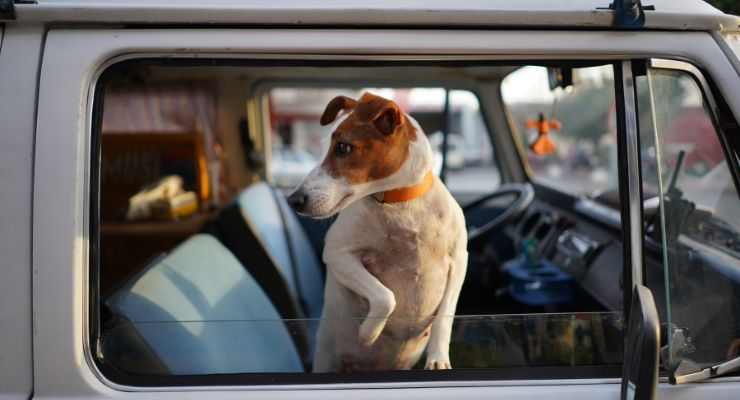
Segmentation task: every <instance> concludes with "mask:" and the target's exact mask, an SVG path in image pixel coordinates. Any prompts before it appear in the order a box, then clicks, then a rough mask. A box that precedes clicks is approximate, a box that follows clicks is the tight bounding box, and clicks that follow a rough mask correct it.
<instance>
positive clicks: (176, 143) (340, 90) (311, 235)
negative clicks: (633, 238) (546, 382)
mask: <svg viewBox="0 0 740 400" xmlns="http://www.w3.org/2000/svg"><path fill="white" fill-rule="evenodd" d="M444 68H447V69H442V67H439V66H435V67H430V66H428V65H419V66H418V67H414V68H408V67H398V66H387V67H382V68H381V67H377V66H374V67H372V68H369V67H361V66H353V67H308V66H303V65H296V66H290V65H289V63H285V62H283V63H280V64H279V65H275V66H272V65H271V66H270V67H269V68H266V67H265V66H264V65H255V66H252V65H243V64H239V65H238V66H226V65H223V66H213V65H212V64H210V63H203V64H202V65H200V64H197V65H192V66H183V65H177V66H176V65H167V64H166V63H164V64H162V63H161V62H159V61H158V62H157V64H156V65H152V64H148V63H146V62H145V61H142V62H141V63H133V62H132V63H129V64H126V65H124V66H117V67H116V69H115V70H113V71H112V72H111V73H109V74H106V75H105V76H107V78H106V79H107V80H105V81H103V82H99V86H98V88H101V89H100V93H99V96H98V97H97V98H96V99H95V110H96V112H99V113H101V114H102V115H101V118H95V119H94V120H99V121H100V124H99V126H96V127H94V128H93V132H92V133H93V135H94V137H95V141H94V143H97V144H98V147H97V148H95V149H93V151H94V152H96V151H99V157H96V154H95V153H94V154H93V157H91V159H92V160H93V164H92V171H93V174H98V176H99V177H100V184H99V186H98V187H93V188H92V198H91V202H92V204H97V205H98V208H99V211H100V212H99V213H95V211H94V210H93V211H92V212H93V213H94V214H92V215H91V225H92V226H91V232H92V234H91V235H92V236H91V238H90V240H91V242H92V245H91V248H92V249H94V250H93V251H92V252H91V258H90V259H91V268H93V270H92V271H91V274H90V276H93V277H97V279H95V280H93V281H92V282H91V287H92V291H91V292H92V293H93V294H94V295H93V296H91V304H92V307H93V314H94V315H93V321H92V323H91V326H92V329H93V332H92V334H91V338H92V340H93V341H95V343H92V344H91V346H90V348H92V349H96V352H95V355H94V356H95V359H96V360H97V363H98V366H99V368H101V370H102V371H103V373H104V374H106V376H107V377H109V378H111V379H113V380H114V381H116V382H121V383H126V384H131V385H154V386H160V385H163V384H166V385H173V384H175V385H184V386H192V385H198V384H208V385H210V384H213V385H223V384H251V383H255V384H275V383H282V382H291V383H316V382H320V383H327V382H328V383H331V382H336V381H337V380H343V381H351V382H356V381H358V380H360V381H363V380H379V381H382V380H385V379H386V378H388V379H392V380H394V381H398V380H399V379H407V378H408V379H409V380H426V379H434V380H437V379H439V376H444V377H445V379H478V378H480V377H484V378H485V379H499V378H500V377H501V376H503V377H504V379H529V378H531V377H532V376H533V375H532V374H533V372H532V368H531V367H538V368H539V370H540V371H545V372H542V373H541V374H540V375H536V376H537V377H542V378H558V377H581V376H584V373H585V374H586V375H585V376H591V377H593V376H594V374H596V375H597V376H606V375H607V374H613V373H614V372H616V374H617V375H618V373H619V368H618V367H617V368H612V367H613V366H615V365H617V366H618V365H619V364H620V363H621V361H622V355H623V351H622V350H623V340H622V339H623V330H624V329H623V321H622V314H621V304H619V300H618V299H620V298H621V288H620V287H618V285H614V281H615V280H617V279H619V278H618V277H619V273H620V271H621V269H620V267H621V258H620V256H619V254H620V251H619V244H618V242H617V241H618V240H619V234H618V232H610V231H607V230H604V229H599V228H597V227H595V226H594V225H593V224H584V223H583V221H581V220H579V219H578V217H577V216H574V215H571V214H570V213H566V212H561V211H557V210H558V209H563V208H565V205H563V204H559V203H556V201H558V200H547V199H542V200H540V204H539V208H537V209H528V210H526V213H525V214H524V215H521V216H520V217H519V218H515V219H513V220H512V221H511V222H510V223H508V224H504V226H502V227H501V229H500V230H499V231H497V232H495V235H494V236H492V237H491V240H490V242H489V243H484V245H482V248H480V249H471V250H469V257H468V264H467V266H466V268H467V269H466V271H467V272H466V274H467V275H466V276H467V278H466V280H465V282H464V283H463V289H462V291H461V293H460V300H459V301H458V303H457V309H456V311H455V312H454V313H453V314H451V315H411V316H408V315H406V316H398V315H393V314H392V315H391V316H390V317H389V318H388V319H387V321H385V323H386V327H387V329H393V333H388V334H387V336H385V337H386V338H387V337H391V338H392V335H395V333H396V332H401V333H402V334H409V335H411V334H412V333H413V334H414V335H417V336H416V338H417V339H418V338H420V341H421V343H422V346H421V348H422V349H423V347H424V344H423V343H425V341H426V340H428V339H426V338H428V337H429V336H427V335H425V332H426V333H427V334H431V333H429V332H431V331H430V330H428V329H427V328H429V327H431V324H432V323H434V321H440V322H448V321H451V322H452V330H451V332H450V342H449V356H450V360H451V362H452V367H453V369H452V370H451V371H446V372H444V371H438V373H437V374H426V373H424V372H422V371H416V372H414V373H409V374H407V375H403V376H402V377H401V378H399V377H398V376H394V375H382V374H381V373H386V372H388V370H389V369H390V370H393V372H394V373H397V374H406V372H398V371H396V370H399V369H416V370H421V369H423V368H424V366H425V365H424V363H425V357H426V356H425V355H422V351H418V348H417V351H416V352H415V353H413V354H412V356H413V357H417V356H418V358H414V360H416V359H418V361H414V363H413V364H412V365H400V364H398V365H396V364H391V365H392V366H391V367H386V368H385V370H384V371H376V370H380V369H383V368H379V367H377V366H376V364H363V365H355V364H352V363H350V362H343V364H341V365H340V366H339V367H337V368H335V369H334V370H333V372H349V371H354V372H357V373H360V372H364V371H373V372H374V373H376V375H365V376H361V377H360V378H355V377H353V376H351V375H349V374H318V373H317V374H310V373H309V372H312V371H313V367H314V365H315V363H314V360H315V359H317V358H316V357H317V350H316V349H317V340H318V338H319V336H320V335H319V333H318V332H319V327H320V326H321V325H322V324H329V326H331V327H332V328H331V329H330V332H331V334H332V335H333V336H328V337H330V338H331V340H333V341H339V340H352V341H356V340H358V336H357V335H358V332H359V329H360V326H361V323H362V322H363V321H364V320H365V318H364V317H365V314H366V313H361V314H362V315H355V314H352V315H345V314H341V315H328V316H326V315H323V310H324V308H323V306H324V304H326V302H327V299H325V295H326V293H327V292H328V291H327V290H326V287H325V284H326V282H327V273H326V266H325V265H324V261H323V257H322V254H323V250H324V246H325V244H324V238H325V236H326V234H327V230H328V229H329V228H330V227H331V226H332V224H333V223H334V219H331V218H328V219H324V220H313V219H310V218H305V217H301V216H299V215H298V214H297V213H296V212H294V210H293V209H292V208H291V206H290V205H289V203H288V200H287V198H286V197H287V196H286V195H287V194H288V193H290V192H291V191H292V190H293V189H294V188H295V186H296V185H298V184H299V183H300V182H301V181H302V180H303V179H304V177H305V176H306V175H307V174H308V172H309V171H310V170H311V169H312V168H313V167H314V166H315V165H316V164H317V163H319V162H320V161H321V160H322V158H323V156H324V153H325V152H326V151H327V149H326V147H327V140H328V138H329V137H330V135H331V134H332V132H331V131H330V127H327V126H321V124H320V123H319V119H320V117H321V115H322V113H323V112H324V109H325V108H326V106H327V104H328V103H329V102H330V101H331V100H332V99H333V98H335V97H336V96H338V95H344V96H347V97H350V98H353V99H357V98H359V97H360V96H361V95H362V93H364V92H371V93H374V94H376V95H378V96H382V97H384V98H386V99H390V100H393V101H394V102H396V104H398V105H399V107H400V108H401V109H402V110H403V111H405V112H406V113H407V114H408V115H410V116H411V117H413V118H414V119H415V120H416V121H418V123H419V124H420V126H421V127H422V129H423V130H424V131H425V132H426V134H427V136H428V138H429V140H430V144H431V147H432V152H433V153H434V156H435V164H434V171H433V172H434V173H435V174H438V175H440V174H441V175H443V176H445V179H446V184H447V186H448V188H449V189H450V191H451V192H452V194H453V195H454V196H455V197H456V198H457V201H458V202H459V203H461V204H465V202H464V201H463V200H461V199H463V198H465V197H471V198H478V197H479V196H480V195H481V194H487V193H490V192H492V191H495V190H496V189H497V188H498V187H499V186H500V183H501V182H500V174H499V169H498V165H497V164H496V162H495V158H494V148H493V146H492V145H491V143H492V134H494V132H490V131H489V129H488V125H487V124H486V123H484V118H483V117H482V115H495V114H497V113H490V112H487V113H484V112H482V110H481V107H482V105H481V104H480V103H479V102H478V98H477V97H476V95H475V94H474V92H473V91H469V90H460V89H449V90H447V89H445V88H444V86H443V82H447V80H444V81H441V80H440V78H439V77H440V76H465V77H467V79H469V80H470V82H473V81H475V79H483V80H484V81H485V82H490V81H491V80H496V79H498V80H500V79H501V77H502V76H504V75H505V74H507V73H509V72H510V71H512V70H513V68H512V67H510V66H506V67H501V66H490V67H489V69H483V70H480V71H478V70H476V71H473V72H471V71H468V70H467V69H466V68H465V67H460V66H453V67H444ZM440 71H443V72H444V74H442V75H440ZM340 78H341V79H340ZM350 79H351V80H350ZM405 79H407V80H408V82H406V81H405ZM353 80H356V81H358V82H372V85H371V84H366V85H359V84H358V85H357V87H349V86H348V84H347V82H351V81H353ZM258 82H259V84H258ZM264 82H290V83H291V85H288V84H285V85H282V86H281V85H278V86H277V87H271V88H270V89H269V90H267V91H266V92H265V91H263V90H262V88H264V87H265V86H261V85H263V83H264ZM295 82H297V83H296V84H294V83H295ZM333 82H334V83H336V84H334V85H332V83H333ZM247 83H249V84H247ZM404 83H405V84H404ZM473 86H474V85H472V84H471V85H466V86H465V87H473ZM521 90H526V87H524V88H522V89H521ZM489 111H490V110H489ZM445 141H446V142H447V146H446V147H447V151H446V152H444V151H443V147H444V146H443V143H444V142H445ZM443 160H444V162H443ZM443 164H444V166H443ZM516 167H520V166H518V165H517V166H512V167H511V168H516ZM92 181H93V182H95V179H92ZM510 197H513V195H511V196H510ZM364 200H370V199H367V198H366V199H364ZM364 200H363V201H364ZM548 202H551V203H548ZM493 203H495V204H489V203H485V204H484V206H482V207H478V208H476V209H474V211H475V212H466V219H467V221H468V225H469V226H479V227H480V226H483V225H484V224H485V223H486V222H488V221H491V220H494V219H496V218H497V217H498V216H499V215H500V214H501V212H503V211H504V210H506V209H507V206H509V205H510V204H511V199H506V198H504V199H501V198H499V199H497V200H496V201H495V202H493ZM93 209H94V207H93ZM443 211H444V210H443ZM98 214H99V215H98ZM414 222H415V223H416V222H418V221H414ZM363 229H364V228H363V227H358V232H359V234H360V235H363V234H365V232H366V231H364V230H363ZM420 230H423V231H425V232H427V233H439V234H446V232H445V230H444V229H440V230H439V231H440V232H436V231H434V230H433V229H420ZM406 233H407V232H403V235H406ZM418 233H419V232H415V233H413V234H414V235H416V234H418ZM96 234H97V236H96ZM395 234H396V232H388V244H387V246H388V247H387V248H388V249H392V250H391V251H389V253H390V252H392V253H393V254H394V255H397V254H401V255H406V253H407V252H408V253H413V250H414V249H413V248H412V249H411V250H408V249H407V248H406V247H393V246H394V245H395V244H396V243H394V241H396V240H398V239H397V238H396V237H395V236H394V235H395ZM404 237H405V236H404ZM414 240H416V239H414ZM383 245H384V246H385V242H383ZM396 249H398V250H396ZM361 250H363V249H360V250H358V252H356V254H355V255H358V256H361V255H359V251H361ZM383 250H386V249H383ZM447 256H449V255H448V254H447ZM361 261H362V260H361ZM362 263H363V266H365V269H366V270H367V271H369V272H370V273H371V274H373V273H375V274H378V272H377V268H376V266H374V265H373V263H372V261H362ZM409 264H410V265H411V266H414V264H413V262H410V263H409ZM419 264H421V263H419ZM447 265H448V264H447V263H443V265H442V266H443V267H445V266H447ZM392 267H393V268H395V267H396V266H395V265H393V266H392ZM402 271H403V270H402ZM446 275H447V273H446V272H444V273H442V274H440V276H446ZM412 279H416V278H412ZM442 279H446V278H442ZM397 299H399V300H398V301H399V302H400V301H403V297H402V296H398V297H397ZM614 299H617V300H616V301H615V300H614ZM357 302H358V304H359V306H360V307H365V306H366V304H367V301H366V300H365V299H364V298H360V297H359V296H358V298H357ZM432 308H434V307H432ZM419 314H421V313H419ZM419 321H421V322H419ZM425 324H426V325H425ZM419 326H421V327H422V328H423V329H418V328H419ZM429 329H431V328H429ZM408 332H411V333H408ZM389 340H390V339H389ZM380 343H381V344H377V345H374V346H371V347H368V349H367V354H370V355H372V356H373V357H379V358H382V357H385V358H387V359H391V360H392V357H391V356H389V355H388V354H395V353H394V352H397V351H399V350H398V348H396V347H394V346H392V345H387V343H388V342H380ZM383 343H386V344H383ZM391 344H392V343H391ZM363 354H364V352H363ZM413 357H412V358H413ZM519 367H527V368H521V370H516V369H517V368H519ZM548 367H554V368H548ZM561 367H562V368H561ZM565 367H567V368H565ZM474 368H487V369H490V370H489V371H491V372H492V373H500V374H503V375H485V376H484V375H483V374H477V375H476V374H471V373H470V372H471V370H472V369H474ZM497 368H502V369H497ZM610 368H611V369H610ZM535 369H537V368H535ZM358 371H359V372H358ZM517 371H519V372H517ZM584 371H586V372H584ZM594 371H597V372H594ZM598 371H607V372H598ZM267 373H269V374H279V375H265V374H267ZM440 374H441V375H440ZM444 374H447V375H444ZM599 374H601V375H599ZM609 376H612V375H609ZM613 376H616V375H613Z"/></svg>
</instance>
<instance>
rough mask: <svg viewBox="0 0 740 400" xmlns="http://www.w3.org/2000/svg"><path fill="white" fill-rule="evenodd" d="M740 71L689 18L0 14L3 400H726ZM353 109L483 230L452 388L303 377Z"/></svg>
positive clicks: (634, 5)
mask: <svg viewBox="0 0 740 400" xmlns="http://www.w3.org/2000/svg"><path fill="white" fill-rule="evenodd" d="M739 55H740V18H739V17H736V16H732V15H726V14H723V13H722V12H720V11H718V10H716V9H714V8H712V7H711V6H709V5H707V4H706V3H703V2H701V1H698V0H682V1H675V0H674V1H668V0H654V1H651V2H647V3H644V2H642V1H640V0H624V1H619V0H618V1H614V2H611V3H610V2H609V1H607V0H585V1H580V2H564V3H563V2H542V1H535V0H521V1H518V2H516V3H511V4H508V3H507V4H503V3H500V2H495V3H489V2H470V3H466V4H457V3H455V2H442V1H426V2H424V3H420V2H414V1H398V0H397V1H385V0H379V1H375V2H373V3H372V4H365V3H358V2H350V1H346V0H345V1H328V2H321V3H319V4H315V5H314V4H312V5H309V4H304V3H303V2H296V1H283V0H274V1H271V2H262V1H252V2H236V1H231V0H215V1H211V2H198V1H191V0H172V1H167V0H151V1H145V2H144V1H128V2H118V1H112V0H95V1H90V2H85V3H79V2H74V1H68V0H37V1H33V2H28V1H10V0H5V1H0V77H1V78H0V104H2V107H0V121H2V123H0V126H1V127H2V128H1V130H0V184H1V185H2V188H3V189H2V190H1V191H0V254H1V255H2V257H1V258H0V260H1V261H0V263H1V264H2V267H1V268H0V397H2V398H24V399H28V398H38V399H47V398H91V399H92V398H120V399H126V398H255V399H264V398H293V399H301V398H306V399H308V398H337V399H340V398H341V399H344V398H350V397H351V398H358V399H359V398H378V397H385V398H419V399H427V398H449V397H464V398H471V399H474V398H534V397H537V398H541V399H550V398H551V399H563V398H568V399H591V398H617V396H621V398H640V399H643V398H645V399H647V398H656V397H658V396H659V397H664V398H665V397H669V398H674V397H675V398H687V399H688V398H692V399H693V398H696V399H700V398H708V397H712V398H715V399H735V398H737V393H738V390H739V389H740V378H739V377H738V375H737V373H738V372H737V371H738V367H740V359H739V358H738V357H739V356H740V295H739V293H740V128H739V127H738V121H739V119H738V117H739V116H740V79H738V78H739V75H740V59H739V58H738V57H739ZM364 92H372V93H375V94H377V95H379V96H382V97H385V98H388V99H391V100H394V101H395V102H396V103H397V104H398V105H399V107H401V108H402V109H403V110H404V111H405V112H406V113H408V114H409V115H411V116H413V117H414V118H415V119H416V120H417V121H418V122H419V124H420V125H421V126H422V127H423V129H424V131H425V132H426V133H427V134H428V135H429V136H430V138H433V141H434V143H435V151H434V152H435V155H436V157H438V160H437V163H436V167H435V174H437V175H438V176H439V177H440V178H441V179H443V180H444V182H445V184H446V185H447V187H448V188H449V189H450V191H451V192H452V194H453V196H454V197H455V199H457V201H458V202H459V203H460V205H461V206H462V208H463V210H464V212H465V216H466V221H467V225H468V239H469V243H468V251H469V254H470V260H469V265H468V269H467V275H466V280H465V283H464V285H463V289H462V293H461V297H460V300H459V302H458V307H457V312H456V314H455V315H445V316H438V318H452V319H454V320H453V332H452V339H451V343H450V358H451V360H452V367H453V368H452V369H450V370H441V371H426V370H423V364H422V365H420V366H419V365H417V366H416V367H414V368H412V369H411V370H406V371H369V372H342V371H337V372H332V373H312V372H311V365H312V360H313V355H314V351H315V347H314V340H315V335H316V328H317V325H318V321H319V320H320V318H321V308H322V304H323V301H324V299H323V293H324V292H323V285H324V278H325V273H326V272H325V267H324V265H323V262H322V260H321V256H320V255H321V250H322V248H323V246H324V243H323V240H324V234H325V232H326V230H327V229H328V228H329V226H331V222H332V221H331V220H323V221H314V220H310V219H305V218H302V217H299V216H298V215H296V214H295V213H294V212H293V210H292V209H290V207H288V206H287V202H286V195H287V194H288V193H289V192H290V190H291V189H292V187H293V185H295V184H297V183H298V182H300V179H301V174H303V173H305V172H306V171H307V170H308V168H309V167H310V165H309V164H311V163H313V162H315V160H320V159H321V156H322V143H323V141H324V139H325V138H326V136H327V135H328V133H329V131H328V130H327V128H324V127H321V126H320V124H319V118H320V116H321V112H322V111H323V108H324V107H325V105H326V104H327V103H328V101H329V100H331V99H332V98H333V97H335V96H338V95H346V96H349V97H354V98H356V97H358V96H359V95H361V94H362V93H364ZM543 143H544V144H546V145H543ZM390 318H393V316H392V315H391V317H390Z"/></svg>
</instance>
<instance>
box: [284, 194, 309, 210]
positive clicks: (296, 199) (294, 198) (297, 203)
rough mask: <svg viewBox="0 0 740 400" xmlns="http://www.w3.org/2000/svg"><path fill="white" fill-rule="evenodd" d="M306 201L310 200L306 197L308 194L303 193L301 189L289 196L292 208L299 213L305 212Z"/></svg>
mask: <svg viewBox="0 0 740 400" xmlns="http://www.w3.org/2000/svg"><path fill="white" fill-rule="evenodd" d="M306 200H308V196H306V194H305V193H303V192H302V191H301V190H300V189H298V190H296V191H295V192H293V193H291V195H290V196H288V204H290V206H291V207H293V209H294V210H296V211H298V212H302V211H304V210H305V208H306V203H307V201H306Z"/></svg>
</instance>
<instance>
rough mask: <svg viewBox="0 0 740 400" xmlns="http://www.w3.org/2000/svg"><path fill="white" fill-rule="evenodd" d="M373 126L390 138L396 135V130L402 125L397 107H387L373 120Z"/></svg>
mask: <svg viewBox="0 0 740 400" xmlns="http://www.w3.org/2000/svg"><path fill="white" fill-rule="evenodd" d="M373 125H375V128H376V129H378V130H379V131H380V132H381V133H382V134H384V135H387V136H390V135H392V134H394V133H396V130H397V129H398V127H399V126H400V125H401V113H400V112H399V110H398V108H396V107H393V106H388V107H385V108H383V109H382V110H380V113H378V115H377V116H376V117H375V119H373Z"/></svg>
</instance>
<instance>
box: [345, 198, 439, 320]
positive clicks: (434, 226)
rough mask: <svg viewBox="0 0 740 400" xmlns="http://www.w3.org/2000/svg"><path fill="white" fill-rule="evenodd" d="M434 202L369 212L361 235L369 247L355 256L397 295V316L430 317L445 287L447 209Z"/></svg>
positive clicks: (434, 199) (377, 209)
mask: <svg viewBox="0 0 740 400" xmlns="http://www.w3.org/2000/svg"><path fill="white" fill-rule="evenodd" d="M437 197H438V196H437ZM437 197H433V198H432V199H430V201H428V202H426V204H423V207H392V208H391V207H382V206H379V207H377V208H371V209H370V210H369V211H374V215H373V216H372V217H369V218H368V219H367V220H368V221H371V222H369V223H368V227H367V228H368V229H366V230H364V232H363V233H362V234H363V235H365V239H366V240H368V245H367V246H366V247H365V248H363V249H362V250H361V251H360V252H359V256H360V260H361V262H362V264H363V265H364V266H365V268H366V269H367V270H368V271H369V272H370V273H371V274H373V275H374V276H375V277H377V278H378V280H379V281H380V282H382V283H383V285H384V286H386V287H388V288H389V289H390V290H391V291H393V292H394V294H395V295H396V301H397V307H396V311H395V312H394V315H396V316H398V315H414V316H420V315H430V314H433V313H434V311H435V309H436V307H437V306H438V304H439V301H440V300H441V296H442V293H443V292H444V288H445V286H446V284H447V277H448V273H449V268H450V256H449V254H450V249H451V243H452V238H451V237H450V235H448V234H446V232H447V233H449V231H450V230H449V229H448V226H447V225H448V224H449V220H450V218H449V216H448V214H449V208H448V206H447V205H446V203H444V201H442V199H437ZM389 209H390V210H389Z"/></svg>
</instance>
